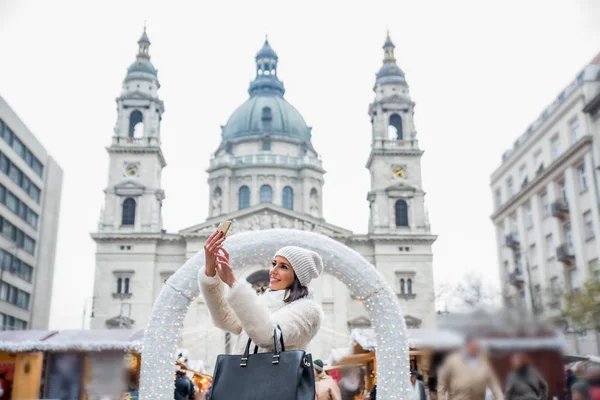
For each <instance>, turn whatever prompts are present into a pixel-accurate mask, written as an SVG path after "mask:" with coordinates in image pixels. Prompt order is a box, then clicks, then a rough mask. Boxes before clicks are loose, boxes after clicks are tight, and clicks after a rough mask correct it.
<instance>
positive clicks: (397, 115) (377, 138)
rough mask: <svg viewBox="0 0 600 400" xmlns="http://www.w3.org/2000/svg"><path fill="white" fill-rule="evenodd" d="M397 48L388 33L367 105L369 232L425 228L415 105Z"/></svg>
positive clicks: (396, 232) (402, 231)
mask: <svg viewBox="0 0 600 400" xmlns="http://www.w3.org/2000/svg"><path fill="white" fill-rule="evenodd" d="M395 48H396V46H395V45H394V43H393V42H392V39H391V38H390V34H389V32H388V34H387V37H386V39H385V43H384V44H383V53H384V58H383V65H382V66H381V68H380V70H379V72H378V73H377V76H376V80H375V86H374V87H373V91H374V92H375V100H374V101H373V103H371V104H370V106H369V115H370V117H371V124H372V142H371V153H370V155H369V160H368V161H367V168H368V169H369V170H370V171H371V191H370V192H369V195H368V200H369V207H370V209H371V216H370V219H369V232H370V233H373V234H397V235H402V234H408V233H415V232H419V233H426V232H429V223H428V221H427V217H426V212H425V208H424V207H425V203H424V195H425V193H424V192H423V190H422V186H421V165H420V164H421V155H422V154H423V152H422V151H421V150H420V149H419V145H418V142H417V139H416V129H415V125H414V120H413V114H414V107H415V103H414V102H413V101H412V99H411V97H410V93H409V90H408V84H407V83H406V79H405V76H404V72H403V71H402V70H401V69H400V67H398V65H397V64H396V57H395V56H394V50H395Z"/></svg>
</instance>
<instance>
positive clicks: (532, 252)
mask: <svg viewBox="0 0 600 400" xmlns="http://www.w3.org/2000/svg"><path fill="white" fill-rule="evenodd" d="M529 262H531V264H533V265H536V264H537V254H536V247H535V243H532V244H531V245H530V246H529Z"/></svg>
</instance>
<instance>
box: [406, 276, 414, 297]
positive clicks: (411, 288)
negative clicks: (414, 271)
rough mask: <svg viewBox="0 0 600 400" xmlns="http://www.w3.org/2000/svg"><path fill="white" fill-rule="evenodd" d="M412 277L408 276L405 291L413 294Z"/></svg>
mask: <svg viewBox="0 0 600 400" xmlns="http://www.w3.org/2000/svg"><path fill="white" fill-rule="evenodd" d="M412 283H413V282H412V279H410V278H408V279H407V280H406V293H407V294H413V287H412Z"/></svg>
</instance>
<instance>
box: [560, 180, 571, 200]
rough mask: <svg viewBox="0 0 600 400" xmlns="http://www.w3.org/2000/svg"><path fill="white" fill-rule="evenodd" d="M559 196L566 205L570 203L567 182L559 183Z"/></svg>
mask: <svg viewBox="0 0 600 400" xmlns="http://www.w3.org/2000/svg"><path fill="white" fill-rule="evenodd" d="M558 194H559V196H560V200H562V201H563V202H564V203H565V204H567V203H569V199H568V198H567V184H566V183H565V181H560V182H559V183H558Z"/></svg>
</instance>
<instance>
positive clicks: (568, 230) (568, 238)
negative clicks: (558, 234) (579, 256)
mask: <svg viewBox="0 0 600 400" xmlns="http://www.w3.org/2000/svg"><path fill="white" fill-rule="evenodd" d="M563 229H564V235H565V242H566V244H567V249H568V250H569V253H570V254H573V232H572V231H571V224H565V226H564V227H563Z"/></svg>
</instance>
